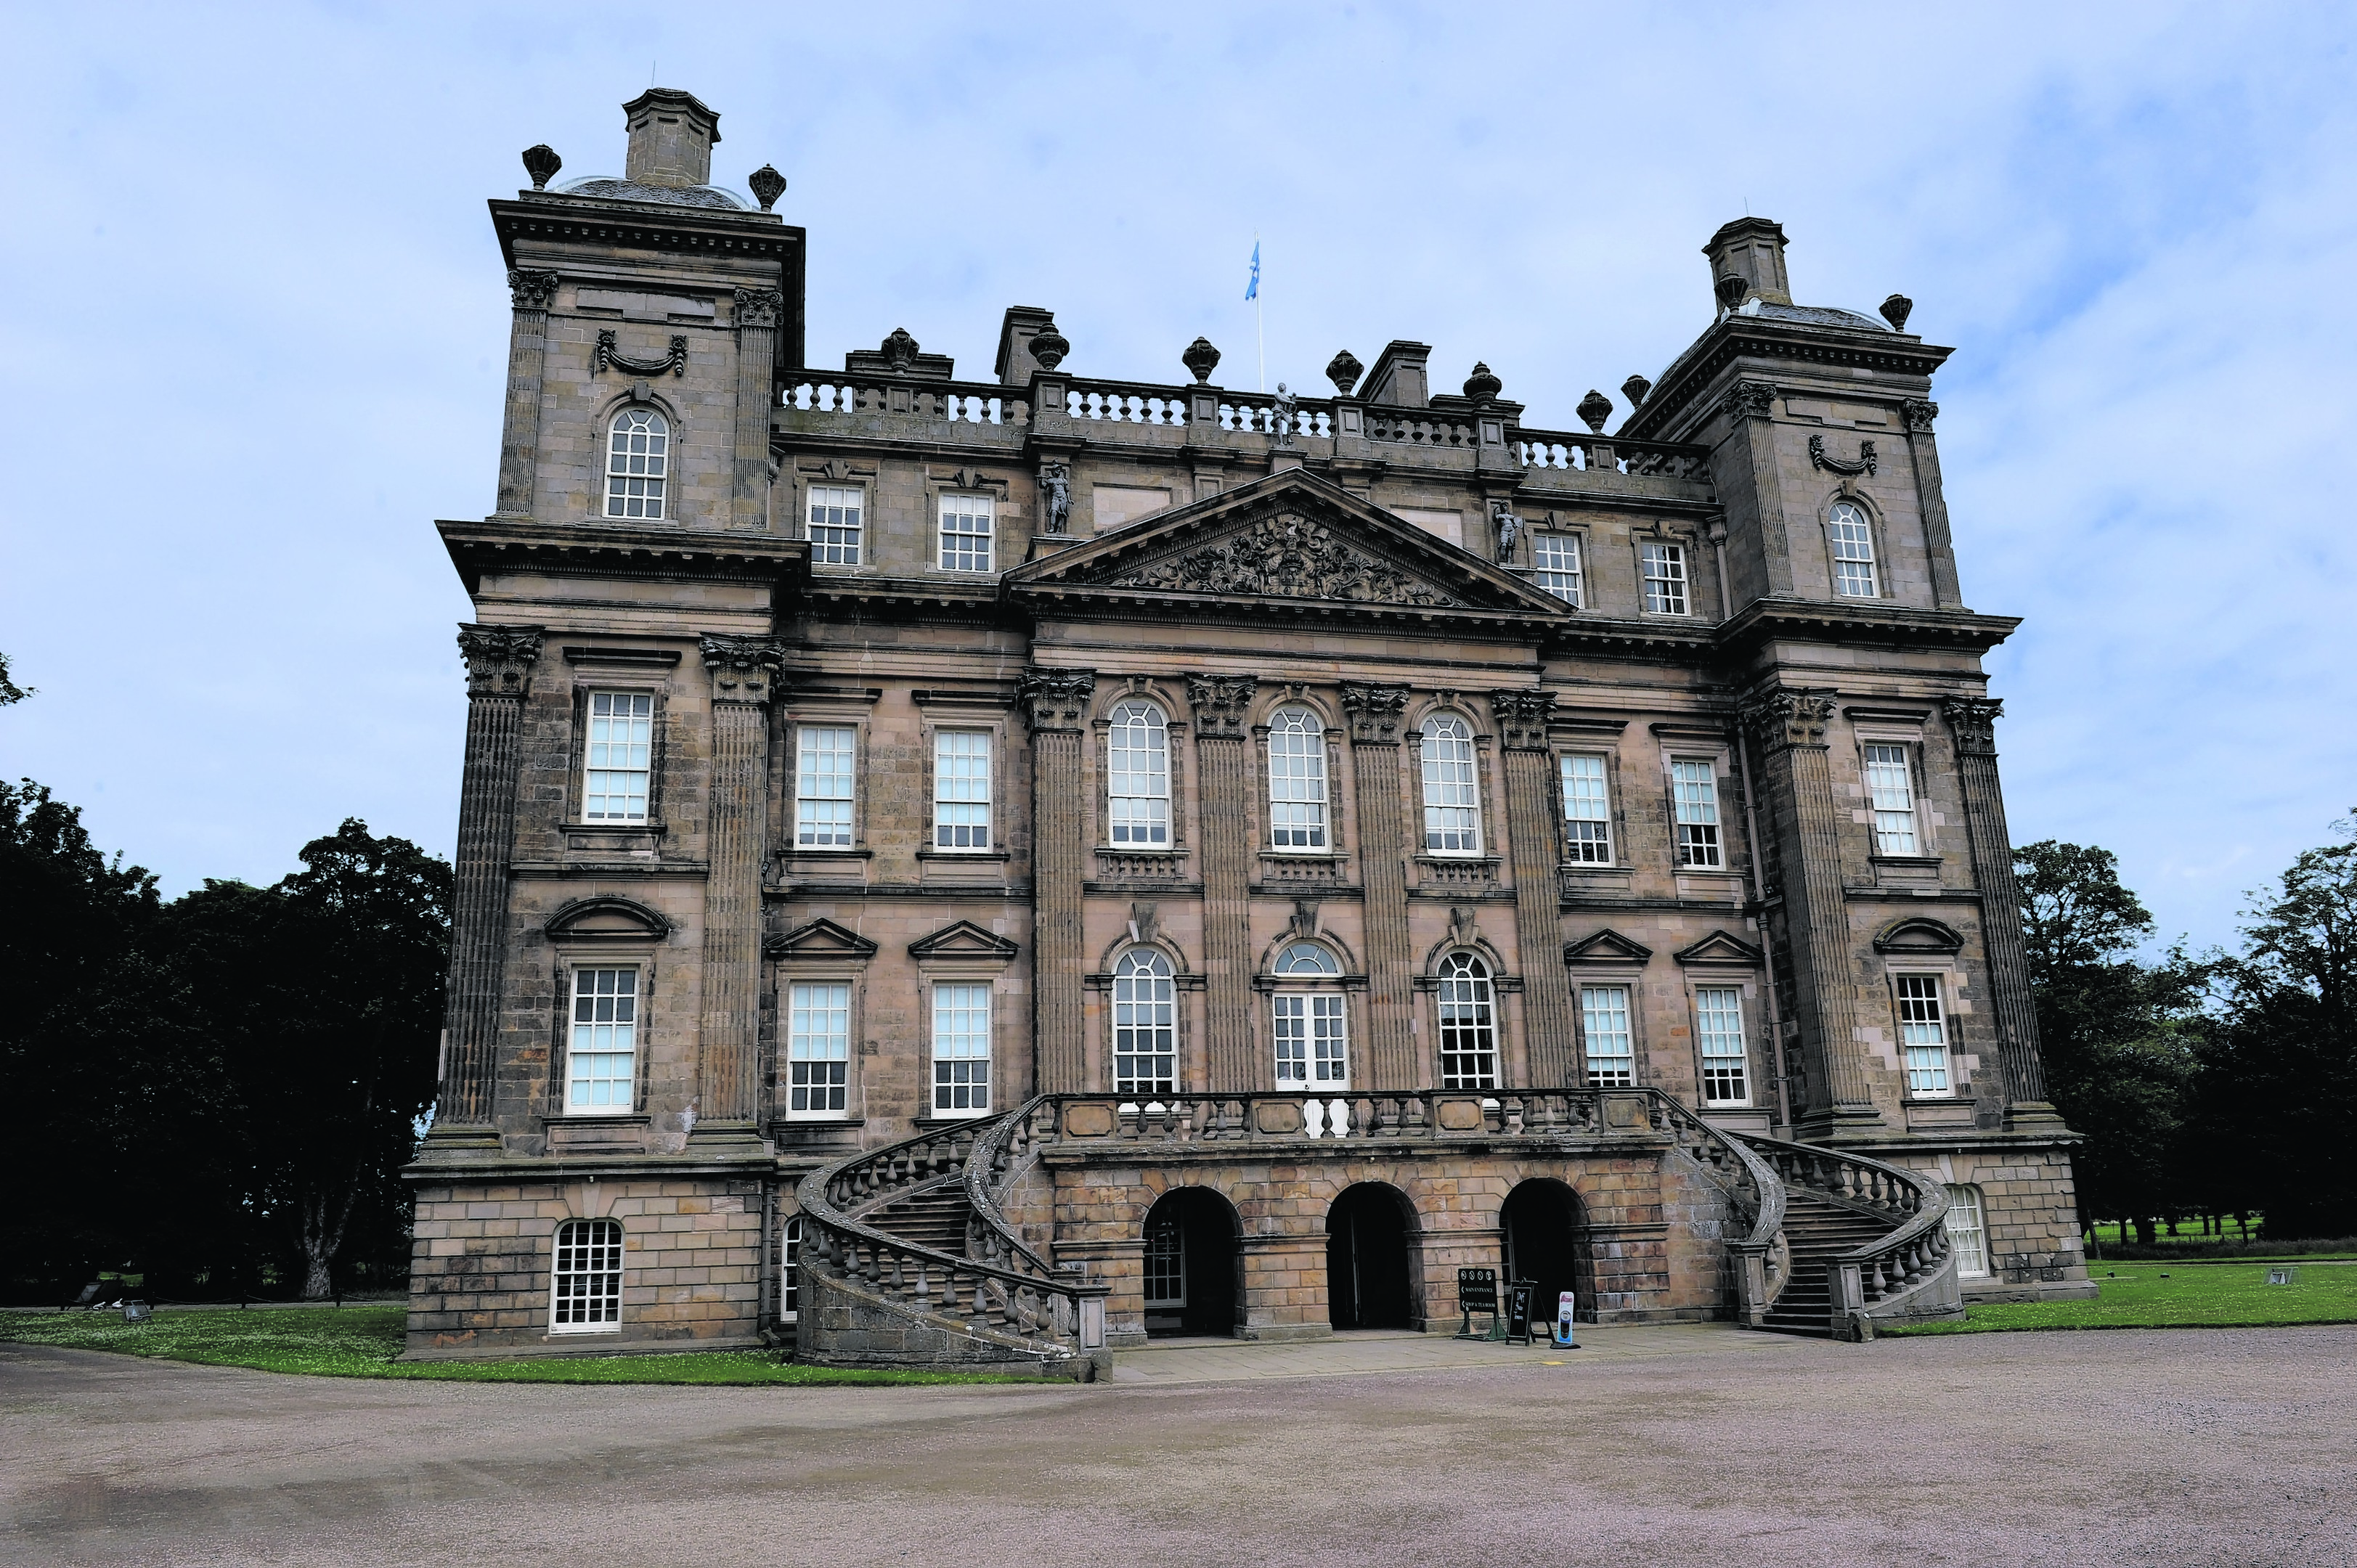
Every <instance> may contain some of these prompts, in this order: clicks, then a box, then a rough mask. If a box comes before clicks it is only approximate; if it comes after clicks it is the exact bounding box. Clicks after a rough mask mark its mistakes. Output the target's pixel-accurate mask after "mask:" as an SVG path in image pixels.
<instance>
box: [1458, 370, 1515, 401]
mask: <svg viewBox="0 0 2357 1568" xmlns="http://www.w3.org/2000/svg"><path fill="white" fill-rule="evenodd" d="M1505 384H1506V383H1505V382H1503V381H1500V380H1499V379H1498V378H1497V377H1496V376H1495V375H1493V374H1491V371H1490V367H1489V366H1487V365H1485V364H1482V363H1481V362H1480V360H1475V361H1474V364H1473V373H1472V374H1471V375H1469V376H1468V377H1466V378H1465V395H1466V396H1467V397H1469V398H1471V399H1472V400H1473V403H1474V406H1475V407H1477V408H1478V407H1480V405H1482V404H1483V403H1489V402H1490V401H1491V400H1492V399H1493V398H1495V397H1496V396H1497V395H1498V389H1499V388H1501V387H1502V386H1504V385H1505Z"/></svg>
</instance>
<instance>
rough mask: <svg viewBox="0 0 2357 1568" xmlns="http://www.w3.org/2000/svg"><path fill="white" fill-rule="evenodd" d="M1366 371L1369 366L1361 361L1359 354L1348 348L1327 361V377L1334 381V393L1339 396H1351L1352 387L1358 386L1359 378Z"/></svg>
mask: <svg viewBox="0 0 2357 1568" xmlns="http://www.w3.org/2000/svg"><path fill="white" fill-rule="evenodd" d="M1366 373H1367V367H1366V366H1364V365H1362V364H1361V363H1359V356H1358V355H1356V354H1353V353H1352V352H1351V350H1350V349H1343V350H1342V351H1341V352H1340V353H1339V354H1337V355H1335V356H1334V357H1333V358H1332V359H1330V360H1327V361H1326V379H1327V380H1328V381H1332V382H1333V383H1334V393H1335V395H1336V396H1338V397H1349V396H1350V395H1351V388H1352V387H1354V386H1357V385H1358V384H1359V378H1360V377H1361V376H1363V375H1365V374H1366Z"/></svg>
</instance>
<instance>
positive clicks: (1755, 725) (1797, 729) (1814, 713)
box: [1742, 686, 1834, 751]
mask: <svg viewBox="0 0 2357 1568" xmlns="http://www.w3.org/2000/svg"><path fill="white" fill-rule="evenodd" d="M1833 716H1834V694H1833V693H1831V692H1824V691H1808V690H1804V689H1802V688H1799V687H1793V686H1770V687H1769V688H1768V689H1767V690H1766V691H1764V692H1760V693H1757V694H1755V695H1754V696H1752V697H1751V698H1749V700H1748V701H1746V702H1745V703H1744V704H1743V710H1742V717H1743V723H1744V725H1745V727H1746V728H1748V729H1749V730H1750V732H1751V736H1752V738H1753V739H1754V740H1756V741H1758V742H1759V743H1760V749H1761V750H1763V751H1778V750H1781V749H1782V748H1783V747H1785V746H1823V745H1824V744H1825V725H1828V724H1830V723H1831V722H1832V720H1833Z"/></svg>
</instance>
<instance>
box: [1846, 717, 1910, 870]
mask: <svg viewBox="0 0 2357 1568" xmlns="http://www.w3.org/2000/svg"><path fill="white" fill-rule="evenodd" d="M1914 760H1915V759H1914V755H1913V748H1912V747H1910V746H1903V745H1900V744H1899V743H1897V742H1893V741H1884V740H1872V741H1865V742H1862V743H1860V745H1859V747H1858V772H1859V774H1860V775H1861V776H1862V777H1863V778H1864V779H1865V781H1866V793H1867V803H1868V805H1869V806H1871V807H1872V809H1873V811H1874V853H1875V854H1921V853H1922V850H1921V848H1919V847H1918V846H1919V845H1920V844H1921V843H1922V838H1921V834H1920V833H1918V832H1917V831H1916V812H1915V768H1914Z"/></svg>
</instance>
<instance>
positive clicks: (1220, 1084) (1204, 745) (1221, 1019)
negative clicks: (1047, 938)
mask: <svg viewBox="0 0 2357 1568" xmlns="http://www.w3.org/2000/svg"><path fill="white" fill-rule="evenodd" d="M1259 684H1260V683H1259V682H1257V681H1256V680H1254V678H1253V677H1252V676H1250V675H1189V676H1188V677H1187V701H1188V703H1189V706H1191V707H1192V708H1193V709H1194V710H1195V766H1196V769H1197V771H1196V777H1197V778H1198V779H1200V780H1201V782H1202V790H1203V832H1202V854H1203V1018H1204V1028H1203V1032H1204V1035H1205V1036H1206V1037H1205V1040H1204V1046H1205V1051H1204V1058H1205V1060H1206V1061H1207V1062H1208V1063H1209V1077H1210V1081H1209V1082H1208V1083H1206V1084H1204V1086H1203V1088H1204V1089H1205V1090H1207V1091H1208V1092H1210V1093H1212V1094H1243V1093H1248V1092H1250V1091H1251V1090H1256V1089H1266V1088H1273V1087H1275V1075H1276V1069H1275V1064H1274V1063H1269V1064H1262V1063H1259V1062H1256V1061H1255V1060H1254V1051H1253V1043H1252V1040H1253V1036H1252V1004H1253V987H1252V980H1253V958H1252V929H1251V908H1252V906H1251V893H1252V865H1253V857H1254V855H1255V854H1258V853H1259V845H1258V844H1256V843H1254V842H1253V836H1252V832H1251V831H1250V829H1249V827H1248V825H1247V824H1249V823H1250V822H1252V820H1253V811H1252V796H1251V788H1252V763H1251V755H1250V754H1251V727H1250V724H1249V722H1248V721H1249V720H1250V717H1251V714H1252V700H1253V693H1254V692H1255V691H1256V690H1258V689H1259ZM1264 1066H1265V1068H1266V1070H1263V1068H1264Z"/></svg>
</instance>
